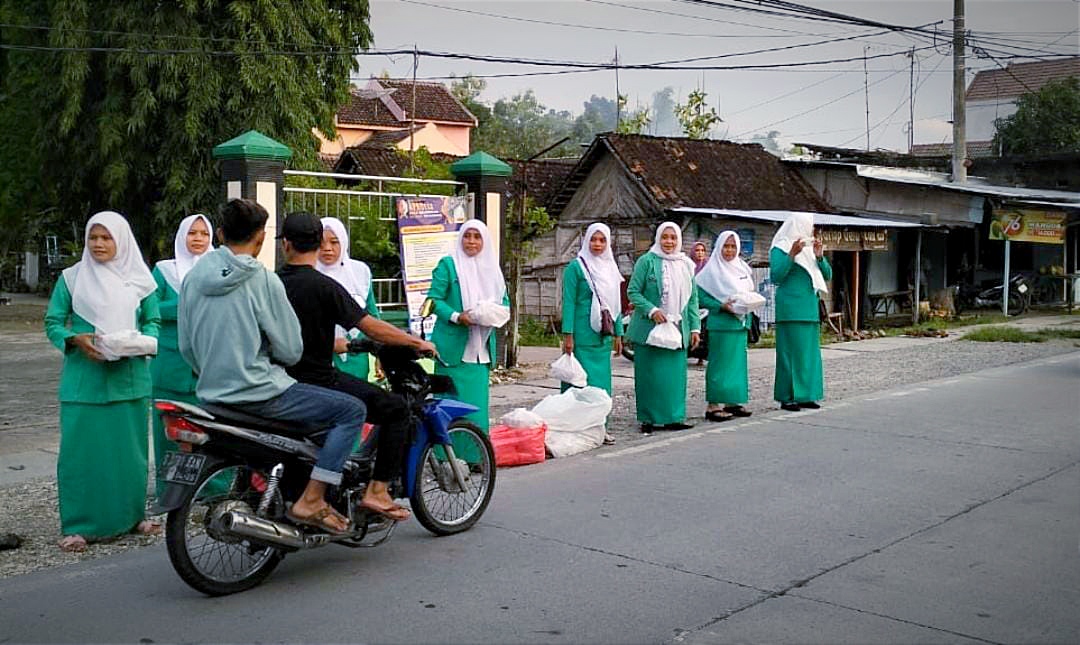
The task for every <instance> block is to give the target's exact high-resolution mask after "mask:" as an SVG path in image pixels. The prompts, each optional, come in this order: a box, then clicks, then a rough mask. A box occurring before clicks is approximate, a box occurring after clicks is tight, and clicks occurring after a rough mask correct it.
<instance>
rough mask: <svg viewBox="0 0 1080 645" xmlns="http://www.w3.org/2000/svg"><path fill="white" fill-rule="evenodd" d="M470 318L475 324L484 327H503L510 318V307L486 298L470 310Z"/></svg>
mask: <svg viewBox="0 0 1080 645" xmlns="http://www.w3.org/2000/svg"><path fill="white" fill-rule="evenodd" d="M469 318H471V319H472V321H473V324H475V325H480V326H482V327H502V326H503V325H505V324H506V323H507V322H508V321H509V320H510V307H507V306H506V305H503V304H499V303H497V302H491V301H490V300H484V301H481V302H478V303H476V304H475V305H474V306H473V308H472V309H470V310H469Z"/></svg>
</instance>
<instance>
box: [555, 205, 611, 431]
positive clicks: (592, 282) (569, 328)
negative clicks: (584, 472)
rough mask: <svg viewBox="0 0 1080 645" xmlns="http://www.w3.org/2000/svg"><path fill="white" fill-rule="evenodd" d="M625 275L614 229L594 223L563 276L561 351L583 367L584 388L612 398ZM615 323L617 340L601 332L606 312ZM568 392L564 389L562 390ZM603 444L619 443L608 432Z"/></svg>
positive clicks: (564, 384)
mask: <svg viewBox="0 0 1080 645" xmlns="http://www.w3.org/2000/svg"><path fill="white" fill-rule="evenodd" d="M622 281H623V278H622V274H621V273H619V265H618V264H616V263H615V256H614V255H613V254H612V252H611V229H609V228H608V227H607V225H606V224H601V223H599V222H597V223H595V224H590V225H589V227H588V228H587V229H586V230H585V235H584V237H582V238H581V250H580V251H578V255H577V260H576V261H574V262H571V263H569V264H567V265H566V270H565V271H563V299H562V332H563V352H564V353H567V354H573V355H574V357H575V358H576V359H577V360H578V362H579V363H581V366H582V367H583V368H585V375H586V383H587V384H588V385H592V386H594V387H599V388H603V389H604V391H606V392H607V393H608V394H609V395H610V394H611V355H612V353H615V354H618V353H620V352H621V351H622V335H623V326H622V290H621V285H622ZM605 310H606V311H607V312H608V313H609V314H610V315H611V318H612V320H613V322H614V325H613V329H612V332H613V335H604V334H602V333H601V325H600V322H601V319H602V314H601V312H602V311H605ZM568 387H570V385H569V384H568V383H563V384H562V391H564V392H565V391H566V389H567V388H568ZM604 443H605V444H608V445H611V444H613V443H615V438H614V437H612V436H611V434H609V433H606V432H605V433H604Z"/></svg>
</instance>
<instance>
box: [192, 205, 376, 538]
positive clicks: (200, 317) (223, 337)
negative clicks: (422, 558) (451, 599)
mask: <svg viewBox="0 0 1080 645" xmlns="http://www.w3.org/2000/svg"><path fill="white" fill-rule="evenodd" d="M267 218H268V214H267V212H266V209H264V208H263V207H262V206H261V205H259V204H258V203H257V202H255V201H252V200H247V199H234V200H232V201H230V202H229V203H228V204H226V206H225V208H224V209H223V210H222V220H223V221H222V226H221V227H220V229H219V230H220V231H221V235H222V237H223V241H224V244H223V245H222V246H220V247H218V248H217V249H215V250H214V251H212V252H211V253H207V254H206V255H204V256H203V257H202V259H200V260H199V262H198V263H196V265H195V266H194V267H193V268H192V269H191V271H190V272H188V274H187V275H186V276H185V277H184V282H183V285H182V286H181V288H180V307H179V314H178V322H177V328H178V332H179V346H180V353H181V354H182V355H183V357H184V360H186V361H187V362H188V364H190V365H191V367H192V369H194V370H195V372H196V373H197V374H198V376H199V380H198V383H197V384H196V386H195V393H196V395H197V396H198V397H199V399H201V400H203V401H206V402H208V403H222V404H225V405H229V406H233V407H237V408H240V409H242V410H244V411H246V412H250V413H252V414H256V415H258V416H263V417H267V418H271V419H277V420H280V421H294V422H299V423H303V424H306V425H311V426H316V427H320V428H329V431H328V433H327V435H326V440H325V441H324V443H323V446H322V448H321V449H320V450H319V458H318V461H316V463H315V467H314V468H312V470H311V479H310V480H309V481H308V484H307V487H306V488H305V489H304V492H303V494H302V495H301V497H300V499H298V500H296V502H294V503H293V505H292V508H291V509H290V511H289V513H288V515H289V518H290V519H292V520H293V521H295V522H299V523H302V524H310V525H312V526H317V527H320V528H323V529H326V530H328V531H331V532H343V531H346V530H348V529H349V521H348V519H346V518H345V517H344V516H342V515H341V514H340V513H338V512H337V511H335V510H334V509H333V508H332V507H331V506H330V505H329V504H328V503H327V502H326V499H325V494H326V488H327V486H328V485H337V484H339V483H341V471H342V468H343V467H344V465H345V460H346V459H347V458H348V456H349V453H350V451H351V450H352V447H353V444H354V443H355V441H356V436H357V434H358V433H359V432H360V428H361V426H362V425H363V424H364V417H365V414H366V408H365V407H364V404H363V402H361V401H359V400H358V399H355V398H353V397H351V396H349V395H347V394H342V393H340V392H335V391H333V390H329V389H326V388H322V387H318V386H315V385H309V384H307V383H298V382H296V380H295V379H293V378H292V377H290V376H289V375H288V374H286V373H285V367H284V366H289V365H293V364H295V363H296V362H297V361H299V360H300V357H301V356H302V354H303V349H304V347H303V341H302V340H301V335H300V322H299V321H298V320H297V317H296V314H295V313H294V312H293V308H292V305H291V304H289V300H288V298H287V297H286V295H285V287H284V286H283V285H282V284H281V280H280V279H278V277H277V276H276V275H274V273H272V272H271V271H268V270H267V269H266V268H265V267H263V266H262V265H261V264H260V263H259V261H258V260H256V259H255V258H256V257H257V256H258V255H259V250H260V249H261V248H262V245H263V240H264V239H265V237H266V230H265V227H266V220H267Z"/></svg>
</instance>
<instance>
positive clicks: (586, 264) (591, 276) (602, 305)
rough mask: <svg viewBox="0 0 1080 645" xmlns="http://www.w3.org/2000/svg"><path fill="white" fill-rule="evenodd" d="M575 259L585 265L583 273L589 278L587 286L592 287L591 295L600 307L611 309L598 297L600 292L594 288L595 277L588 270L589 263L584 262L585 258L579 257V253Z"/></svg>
mask: <svg viewBox="0 0 1080 645" xmlns="http://www.w3.org/2000/svg"><path fill="white" fill-rule="evenodd" d="M577 259H578V260H581V265H582V266H584V267H585V273H588V274H589V280H590V281H591V282H592V284H590V285H589V286H590V287H592V292H593V295H594V296H596V301H597V302H599V303H600V308H601V309H607V310H608V311H611V309H610V308H609V307H608V306H606V305H605V304H604V301H603V300H602V299H601V298H600V292H599V291H598V290H597V289H596V278H594V277H593V274H592V271H590V270H589V264H588V263H587V262H585V258H583V257H581V256H580V255H579V256H578V258H577Z"/></svg>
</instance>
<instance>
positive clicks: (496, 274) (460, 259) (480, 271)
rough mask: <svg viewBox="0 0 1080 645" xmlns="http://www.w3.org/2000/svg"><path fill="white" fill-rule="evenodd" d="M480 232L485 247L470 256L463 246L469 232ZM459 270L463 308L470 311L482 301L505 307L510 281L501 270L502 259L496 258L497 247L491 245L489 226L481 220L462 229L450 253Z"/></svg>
mask: <svg viewBox="0 0 1080 645" xmlns="http://www.w3.org/2000/svg"><path fill="white" fill-rule="evenodd" d="M469 230H477V231H479V232H480V237H482V238H483V239H484V248H482V249H480V252H479V253H477V254H476V255H474V256H472V257H470V256H469V255H468V254H467V253H465V249H464V247H462V245H461V244H462V241H464V239H465V231H469ZM450 257H452V258H453V260H454V269H456V270H457V275H458V283H459V284H460V285H461V309H462V311H469V310H470V309H472V308H473V307H475V306H476V304H477V303H479V302H494V303H495V304H498V305H501V304H502V303H503V298H504V297H505V296H506V280H504V279H503V274H502V271H501V270H500V269H499V258H497V257H495V247H494V246H493V245H492V243H491V233H489V232H488V227H487V225H486V224H484V223H483V222H481V221H480V220H478V219H471V220H469V221H467V222H465V224H463V225H462V227H461V229H459V230H458V239H457V244H455V245H454V250H453V252H452V253H451V254H450Z"/></svg>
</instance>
